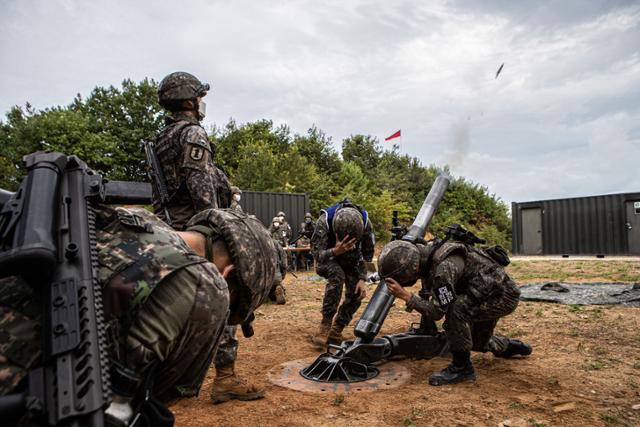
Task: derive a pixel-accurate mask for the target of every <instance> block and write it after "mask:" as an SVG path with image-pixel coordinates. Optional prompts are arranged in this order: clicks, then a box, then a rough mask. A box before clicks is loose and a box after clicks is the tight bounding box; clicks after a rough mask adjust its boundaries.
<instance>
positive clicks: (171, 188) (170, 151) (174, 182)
mask: <svg viewBox="0 0 640 427" xmlns="http://www.w3.org/2000/svg"><path fill="white" fill-rule="evenodd" d="M169 120H172V119H169ZM189 126H198V125H196V124H194V123H191V122H189V121H187V120H176V121H170V122H169V123H168V125H167V126H165V127H164V129H162V132H161V133H160V135H159V136H158V139H157V140H156V145H155V149H156V154H157V156H158V160H159V161H160V165H162V171H163V172H164V177H165V180H166V184H167V192H168V193H169V197H170V199H171V201H172V202H173V199H174V198H176V197H177V196H178V197H179V196H180V195H179V194H178V193H184V194H186V196H187V201H189V199H188V196H189V192H188V191H186V183H184V182H183V180H182V175H181V173H180V165H181V164H182V152H183V151H184V141H183V140H182V138H181V135H182V131H184V130H185V129H186V128H187V127H189ZM183 187H184V188H183ZM180 190H184V191H180Z"/></svg>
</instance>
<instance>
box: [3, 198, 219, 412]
mask: <svg viewBox="0 0 640 427" xmlns="http://www.w3.org/2000/svg"><path fill="white" fill-rule="evenodd" d="M96 225H97V232H96V237H97V251H98V281H99V282H100V283H101V285H102V287H103V301H104V310H105V320H106V321H107V324H108V330H109V338H110V344H111V345H110V348H111V349H112V353H111V358H112V361H113V362H114V363H116V364H117V365H120V366H123V367H125V368H128V369H130V370H132V371H133V372H135V373H136V374H137V375H139V376H140V377H141V378H142V377H143V376H144V374H145V372H146V371H147V370H148V369H149V368H150V367H151V365H152V364H154V363H158V364H159V365H158V367H157V370H156V379H155V384H154V394H155V395H156V397H158V398H159V399H160V400H162V401H165V402H169V401H172V400H174V399H176V398H178V397H181V396H193V395H195V394H196V393H197V392H198V390H199V388H200V386H201V384H202V381H203V379H204V376H205V374H206V372H207V370H208V368H209V365H210V363H211V359H212V358H213V355H214V353H215V350H216V346H217V344H218V340H219V337H220V334H221V330H222V328H223V326H224V325H225V323H226V320H227V317H228V312H229V291H228V288H227V283H226V281H225V280H224V278H223V277H222V275H221V274H220V273H219V272H218V270H217V269H216V267H215V265H214V264H212V263H209V262H207V261H206V260H205V259H204V258H201V257H199V256H197V255H196V254H195V253H194V252H193V251H192V250H191V249H190V248H189V247H188V246H187V245H186V243H185V242H184V241H183V240H182V239H181V238H180V237H179V236H178V235H177V234H176V233H175V232H174V231H173V230H172V229H171V228H170V227H169V226H167V225H166V224H165V223H163V222H162V221H160V220H159V219H158V218H156V217H155V216H154V215H152V214H151V213H149V212H147V211H146V210H144V209H128V210H127V209H124V208H118V209H115V210H114V209H111V208H108V207H102V208H99V209H97V224H96ZM13 280H15V279H13ZM11 283H14V284H15V283H16V282H15V281H14V282H11ZM19 288H20V292H21V293H22V295H21V294H20V292H18V291H17V289H18V287H17V286H15V285H13V286H5V285H2V286H0V304H2V305H3V306H4V307H3V308H1V309H0V310H2V313H3V314H5V315H4V316H3V325H2V331H3V333H5V331H6V334H7V335H6V336H0V343H2V344H0V366H2V361H3V360H5V359H9V360H10V361H11V362H13V363H14V365H17V366H19V367H20V368H21V369H22V368H24V371H23V372H22V374H21V376H24V373H25V372H26V370H27V369H28V368H31V367H33V366H34V365H33V358H36V357H38V356H39V350H38V348H37V347H38V345H39V343H40V341H39V340H35V341H32V340H31V338H33V337H34V336H36V337H37V335H34V331H35V333H37V332H39V327H38V326H37V325H36V324H37V323H38V320H39V319H37V317H34V313H37V312H39V309H34V307H33V306H32V304H33V302H34V301H35V300H34V299H28V298H29V296H28V295H29V294H30V293H31V291H30V288H29V287H28V286H25V285H22V286H20V287H19ZM5 301H12V302H13V304H12V305H11V306H10V307H11V309H12V310H13V312H12V313H11V315H10V316H7V311H6V309H7V305H6V304H5ZM22 317H24V319H23V320H24V321H25V324H24V325H23V326H21V327H20V328H14V327H13V326H14V323H13V322H12V321H11V320H12V319H21V318H22ZM15 325H17V323H15ZM13 337H18V338H20V341H17V340H16V339H14V338H13ZM7 342H8V343H9V345H8V346H7V344H6V343H7ZM7 347H8V348H7ZM23 353H24V354H23ZM26 354H28V355H30V357H29V358H25V357H24V356H25V355H26ZM19 376H20V375H19ZM19 376H16V377H14V380H11V381H10V382H9V385H11V384H15V383H16V379H17V378H18V377H19ZM1 381H2V380H0V382H1ZM112 383H113V388H114V390H115V391H116V392H119V391H122V389H120V388H119V385H120V383H119V382H118V378H117V377H113V376H112ZM6 386H7V382H3V383H2V390H0V391H1V392H6V391H8V390H7V388H6Z"/></svg>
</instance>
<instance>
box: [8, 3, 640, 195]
mask: <svg viewBox="0 0 640 427" xmlns="http://www.w3.org/2000/svg"><path fill="white" fill-rule="evenodd" d="M3 12H5V13H3V15H2V16H1V17H0V40H2V41H1V42H0V57H1V58H3V59H2V61H3V63H2V67H0V94H1V95H2V96H1V97H0V111H6V110H7V109H8V108H9V107H10V106H11V105H13V104H22V103H24V102H25V101H30V102H32V103H33V104H34V105H35V106H36V107H40V108H42V107H46V106H50V105H54V104H65V103H68V102H70V101H71V99H72V98H73V96H74V95H75V94H76V93H77V92H81V93H88V92H89V91H90V90H91V89H92V88H93V87H94V86H96V85H108V84H116V85H117V84H119V82H120V81H121V80H122V79H124V78H126V77H131V78H134V79H141V78H143V77H145V76H149V77H153V78H155V79H157V80H159V79H161V78H162V77H163V76H164V75H165V74H167V73H169V72H171V71H175V70H177V69H182V70H187V71H191V72H193V73H194V74H196V75H197V76H199V77H201V78H202V79H204V80H207V81H209V82H210V83H212V86H213V91H212V92H211V95H210V97H209V99H208V104H209V107H210V108H209V111H210V117H208V118H207V124H208V125H212V124H214V123H215V124H217V125H219V126H221V125H224V124H225V123H226V121H227V119H228V118H229V117H234V118H236V120H237V121H239V122H244V121H251V120H257V119H260V118H271V119H273V120H274V121H275V122H276V123H287V124H289V125H290V126H291V128H292V129H293V130H294V131H298V132H304V131H305V130H306V129H307V128H309V127H310V126H311V125H313V124H316V125H318V126H319V127H320V128H321V129H323V130H324V131H325V132H326V133H327V134H328V135H330V136H333V137H334V141H336V143H337V145H338V146H339V143H340V141H341V139H342V138H344V137H346V136H348V135H350V134H354V133H366V134H372V135H377V136H379V137H380V138H384V137H385V136H388V135H389V134H391V133H392V132H394V131H395V130H397V129H398V128H401V129H402V132H403V140H402V148H403V151H406V152H408V153H409V154H412V155H416V156H418V157H420V158H421V159H422V161H423V162H424V163H427V164H428V163H432V162H436V163H442V162H448V163H452V165H453V169H454V172H455V173H457V174H461V175H464V176H467V177H468V178H470V179H473V180H474V181H476V182H478V183H480V184H483V185H487V186H488V187H489V189H490V191H492V192H495V193H497V194H498V195H499V196H501V197H502V198H503V199H505V200H506V201H515V200H518V201H523V200H528V199H538V198H548V197H570V196H576V195H587V194H597V193H610V192H620V191H637V190H639V189H640V179H639V178H637V174H636V173H635V171H634V169H633V167H634V165H633V163H634V161H635V159H637V158H639V157H638V154H640V153H638V147H640V143H639V141H638V135H639V134H640V130H639V129H638V127H639V125H638V123H639V121H638V119H639V118H640V106H639V104H638V100H639V99H640V52H639V49H638V46H640V6H638V5H637V4H634V3H633V2H632V3H630V4H629V5H628V4H627V3H626V2H611V3H607V2H599V1H594V2H588V3H585V2H576V1H566V2H562V4H558V3H557V2H539V3H536V4H528V3H527V4H525V3H521V2H507V3H505V2H498V1H461V2H458V1H441V2H428V3H427V2H411V1H393V2H384V1H364V0H361V1H350V2H340V1H336V0H332V1H327V2H321V3H318V2H311V1H299V2H293V1H285V2H278V3H272V2H271V3H266V2H251V1H248V0H242V1H224V2H223V1H206V0H193V1H190V2H188V3H176V2H171V1H168V0H162V1H153V2H151V1H148V2H126V1H124V0H119V1H113V2H97V3H94V2H83V1H79V0H76V1H74V0H64V1H62V0H60V1H51V0H50V1H45V0H23V1H21V2H13V3H9V4H8V5H6V6H5V7H4V10H3ZM503 62H504V63H505V67H504V69H503V72H502V74H501V75H500V77H499V78H498V79H497V80H496V79H494V74H495V71H496V70H497V68H498V66H499V65H500V64H501V63H503ZM634 135H635V136H634Z"/></svg>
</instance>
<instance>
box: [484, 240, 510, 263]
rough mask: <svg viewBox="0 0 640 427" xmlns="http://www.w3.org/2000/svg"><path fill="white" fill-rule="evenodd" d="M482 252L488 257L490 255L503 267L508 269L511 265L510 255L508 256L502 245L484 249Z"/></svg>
mask: <svg viewBox="0 0 640 427" xmlns="http://www.w3.org/2000/svg"><path fill="white" fill-rule="evenodd" d="M482 250H483V251H484V252H485V253H486V254H487V255H489V256H490V257H491V259H493V260H494V261H495V262H497V263H498V264H500V265H501V266H503V267H506V266H507V265H509V264H510V263H511V260H510V259H509V255H508V254H507V251H505V250H504V248H503V247H502V246H500V245H495V246H491V247H488V248H483V249H482Z"/></svg>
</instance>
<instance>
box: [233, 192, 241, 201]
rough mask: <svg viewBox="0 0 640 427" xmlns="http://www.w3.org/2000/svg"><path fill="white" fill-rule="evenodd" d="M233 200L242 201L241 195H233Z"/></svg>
mask: <svg viewBox="0 0 640 427" xmlns="http://www.w3.org/2000/svg"><path fill="white" fill-rule="evenodd" d="M233 200H235V201H236V202H239V201H240V195H239V194H234V195H233Z"/></svg>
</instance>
